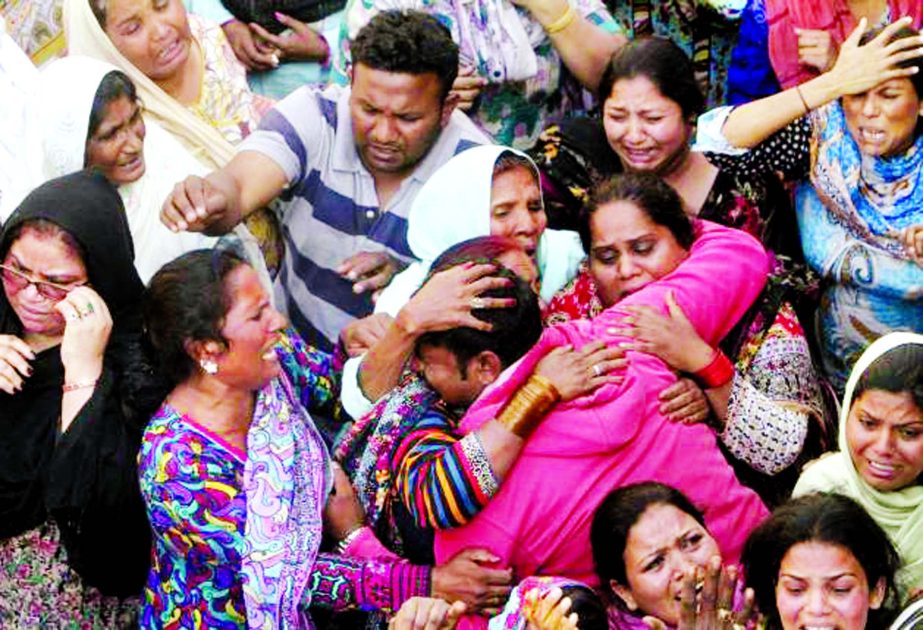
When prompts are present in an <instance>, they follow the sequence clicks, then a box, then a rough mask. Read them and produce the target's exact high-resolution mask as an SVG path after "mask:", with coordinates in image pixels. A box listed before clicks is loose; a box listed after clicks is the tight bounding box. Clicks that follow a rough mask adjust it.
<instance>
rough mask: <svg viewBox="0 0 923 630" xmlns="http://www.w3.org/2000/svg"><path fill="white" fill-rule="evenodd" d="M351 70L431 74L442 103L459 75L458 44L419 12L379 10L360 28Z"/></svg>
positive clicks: (353, 48)
mask: <svg viewBox="0 0 923 630" xmlns="http://www.w3.org/2000/svg"><path fill="white" fill-rule="evenodd" d="M350 54H351V55H352V62H353V67H355V66H356V65H358V64H360V63H361V64H363V65H365V66H368V67H369V68H372V69H374V70H384V71H386V72H399V73H406V74H427V73H430V72H431V73H433V74H435V75H436V77H437V78H438V79H439V83H440V85H441V86H442V100H443V101H444V100H445V97H446V96H448V94H449V90H451V89H452V83H453V82H454V81H455V77H456V76H458V45H457V44H456V43H455V42H454V41H452V34H451V33H450V32H449V29H447V28H446V27H445V26H444V25H443V24H442V23H441V22H440V21H439V20H438V19H436V18H435V17H433V16H431V15H427V14H426V13H423V12H421V11H411V10H407V11H400V10H396V9H394V10H390V11H382V12H381V13H379V14H378V15H376V16H375V17H373V18H372V19H371V20H369V23H368V24H366V25H365V26H363V27H362V28H361V29H360V30H359V33H358V34H357V35H356V39H355V40H353V43H352V45H351V46H350Z"/></svg>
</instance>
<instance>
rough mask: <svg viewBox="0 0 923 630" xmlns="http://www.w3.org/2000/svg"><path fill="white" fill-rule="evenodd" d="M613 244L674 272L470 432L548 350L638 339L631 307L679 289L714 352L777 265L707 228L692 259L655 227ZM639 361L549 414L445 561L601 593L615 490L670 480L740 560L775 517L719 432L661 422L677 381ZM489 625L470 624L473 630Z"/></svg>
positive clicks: (460, 531)
mask: <svg viewBox="0 0 923 630" xmlns="http://www.w3.org/2000/svg"><path fill="white" fill-rule="evenodd" d="M609 190H610V191H611V187H610V188H609ZM607 194H608V193H607V191H606V188H605V187H604V188H603V189H602V190H601V191H600V192H599V193H598V196H597V198H596V200H595V203H596V205H597V206H598V207H599V208H601V209H602V208H605V207H606V206H607V205H614V204H620V203H623V202H621V201H618V200H616V199H610V198H608V197H607ZM613 238H618V239H620V240H622V239H628V240H629V241H632V244H631V245H630V246H631V247H636V248H638V250H639V251H640V249H641V248H642V246H643V247H645V248H647V247H650V251H651V252H654V253H656V255H660V254H661V253H663V254H664V255H666V256H670V257H672V259H671V263H672V264H673V266H674V268H673V271H672V272H670V273H668V274H666V275H664V276H662V277H661V278H660V279H659V280H656V281H653V279H652V278H651V279H649V280H648V281H646V282H645V281H644V278H643V276H644V274H643V269H642V270H641V271H639V272H638V273H637V274H634V275H637V276H638V277H637V278H635V279H632V281H631V283H629V282H627V281H626V287H625V288H626V292H625V293H626V294H625V295H624V297H622V298H621V300H620V301H619V302H618V304H617V305H616V306H614V307H612V308H609V309H607V310H606V311H604V312H603V313H601V314H600V315H599V316H597V317H596V318H595V319H593V320H592V321H573V322H567V323H564V324H560V325H557V326H555V327H553V328H551V329H549V330H547V331H546V332H545V333H544V334H543V336H542V338H541V340H540V341H539V343H538V344H537V345H536V347H535V348H533V350H532V351H530V352H529V353H528V354H527V355H526V356H525V357H524V358H523V359H522V360H521V361H520V362H519V363H518V364H517V365H515V366H514V367H512V368H511V369H510V370H508V371H507V372H506V373H505V374H504V375H503V376H502V377H501V378H500V379H499V380H498V381H497V384H495V385H494V386H492V387H491V388H490V389H488V390H487V391H486V392H485V393H484V395H482V397H481V399H480V400H479V401H477V402H476V403H475V404H474V405H473V406H472V407H471V409H470V410H469V412H468V414H467V415H466V417H465V419H464V420H463V421H462V424H461V429H462V430H463V431H465V432H468V431H472V430H474V429H476V428H477V427H479V426H480V425H482V424H483V423H484V422H486V421H487V420H489V419H490V418H494V417H496V415H497V413H498V412H499V410H500V409H501V408H502V407H503V406H504V405H505V404H506V402H507V401H508V399H509V398H510V397H511V395H512V394H513V393H514V392H515V391H516V390H517V388H519V386H520V385H521V384H522V383H523V382H524V381H525V380H527V379H528V378H529V376H530V374H531V371H532V368H533V366H534V364H535V363H536V361H537V360H538V359H539V358H540V357H541V356H543V355H544V354H545V353H546V352H547V351H548V350H549V348H552V347H555V346H560V345H565V344H572V345H574V346H576V347H579V346H582V345H583V344H585V343H587V342H588V341H595V340H603V341H605V342H607V343H609V344H617V343H623V342H627V341H629V339H628V338H627V337H624V336H621V335H620V334H619V332H618V330H619V329H620V328H622V323H623V319H624V317H625V316H626V315H627V314H628V312H627V311H626V310H625V309H624V307H626V306H629V305H635V306H638V305H644V306H652V307H654V308H657V309H660V310H662V311H664V312H665V311H666V307H665V298H666V295H667V293H668V292H672V294H673V296H674V299H675V300H676V302H677V303H678V304H680V305H681V306H682V308H683V310H684V311H685V313H686V315H687V317H688V319H689V321H690V322H691V323H692V325H693V326H694V328H695V329H696V330H697V332H698V333H699V335H700V336H701V337H702V339H704V340H705V341H706V342H707V343H708V344H709V345H711V346H712V347H714V346H715V344H716V343H717V341H718V340H719V339H721V338H722V337H723V336H724V335H725V334H727V332H728V331H729V330H730V329H731V327H733V326H734V324H735V323H736V322H737V321H738V320H739V319H740V317H741V316H742V315H743V314H744V312H745V311H746V309H747V307H748V305H749V304H751V303H752V302H753V300H754V299H755V297H756V296H757V294H758V293H759V292H760V290H761V289H762V287H763V285H764V283H765V280H766V275H767V268H768V259H767V256H766V253H765V251H764V250H763V248H762V247H761V246H760V244H759V243H758V242H757V241H756V240H755V239H754V238H752V237H750V236H749V235H747V234H745V233H743V232H739V231H736V230H731V229H728V228H724V227H720V226H717V225H714V224H709V223H707V222H703V221H700V222H698V223H697V225H696V227H695V234H694V240H693V242H692V245H691V247H689V248H688V250H687V249H683V248H681V247H672V246H670V239H674V236H673V235H672V233H671V232H670V229H669V228H668V227H666V226H663V225H657V224H655V222H653V221H650V222H649V224H645V225H643V226H642V227H641V229H640V231H638V233H637V234H630V235H629V234H627V229H626V230H622V231H621V232H620V233H619V235H617V236H615V235H613ZM674 240H675V239H674ZM673 244H675V243H673ZM664 248H665V249H664ZM635 280H637V281H635ZM629 284H631V285H632V286H630V287H629V286H628V285H629ZM629 359H630V361H629V365H628V367H627V369H626V373H625V375H624V380H623V381H621V382H620V383H617V384H610V385H604V386H602V387H600V388H599V389H598V390H596V392H595V393H593V394H592V395H590V396H588V397H585V398H582V399H577V400H575V401H572V402H568V403H560V404H558V405H557V406H556V407H555V408H554V409H553V410H552V411H551V412H550V413H548V415H546V416H545V418H544V420H543V422H542V423H541V424H540V425H539V426H538V428H536V429H535V430H534V432H533V433H531V435H530V436H529V437H528V441H527V442H526V443H525V445H524V447H523V450H522V451H521V453H520V456H519V460H518V461H517V463H516V464H515V465H514V466H513V468H512V469H511V470H510V472H509V473H508V475H507V476H506V478H505V479H504V480H503V485H502V486H501V489H500V491H499V492H498V493H497V494H496V495H495V496H494V497H493V499H492V500H491V502H490V503H489V504H488V505H487V507H486V508H484V510H483V511H482V512H481V513H479V514H478V515H477V516H476V517H474V519H473V520H471V521H470V522H469V523H468V524H466V525H464V526H462V527H460V528H457V529H452V530H443V531H439V532H437V534H436V557H437V559H438V558H443V557H449V556H451V555H452V554H453V553H455V552H456V551H458V550H460V549H463V548H465V547H466V546H471V544H472V543H473V541H477V543H478V545H479V546H483V547H486V548H487V549H489V550H490V551H491V552H492V553H493V554H494V555H496V556H498V557H499V558H500V559H501V560H500V563H501V564H503V565H508V566H510V567H512V568H513V570H514V572H515V573H516V574H517V575H523V576H525V575H537V574H545V575H558V576H564V577H567V578H570V579H575V580H580V581H582V582H585V583H588V584H590V585H593V586H595V585H596V583H597V581H598V580H597V578H596V577H595V574H594V571H593V566H592V556H591V553H590V543H589V528H590V522H591V520H592V516H593V512H594V510H595V509H596V506H597V505H599V503H600V502H601V500H602V499H603V497H604V496H605V495H606V494H607V493H608V492H609V491H611V490H612V489H613V488H616V487H620V486H623V485H627V484H630V483H635V482H640V481H659V482H661V483H664V484H668V485H672V486H674V487H676V488H678V489H680V490H681V491H682V492H683V493H684V494H686V495H687V496H688V497H689V498H690V500H692V502H693V503H694V504H696V505H699V506H702V507H703V508H704V513H705V520H706V523H707V524H708V528H709V530H710V531H711V532H712V533H713V535H714V537H715V539H716V540H717V542H718V544H719V546H720V547H721V551H722V557H724V558H725V560H727V561H729V562H736V560H737V558H738V557H739V555H740V550H741V547H742V545H743V542H744V539H745V538H746V536H747V534H748V533H749V531H750V530H751V529H752V528H753V527H755V526H756V524H757V523H758V522H759V521H760V520H762V519H763V518H764V517H765V516H766V514H767V511H766V508H765V506H764V505H763V504H762V502H761V501H760V499H759V498H758V497H757V495H756V494H755V493H754V492H753V491H751V490H749V489H747V488H745V487H744V486H742V485H741V484H740V482H739V481H738V480H737V478H736V477H735V475H734V472H733V470H732V469H731V467H730V465H729V464H728V463H727V461H726V460H725V459H724V456H723V455H722V454H721V451H720V450H719V448H718V446H717V443H716V441H715V437H714V433H713V432H712V431H711V430H710V429H709V428H708V427H706V426H704V425H692V426H689V425H684V424H679V423H673V422H670V421H669V420H667V419H666V418H665V417H664V416H663V415H662V414H661V413H660V411H659V409H658V408H659V400H658V397H657V394H658V392H660V391H662V390H663V389H664V388H665V387H667V386H668V385H670V384H672V383H673V382H674V381H675V380H676V375H675V374H674V373H673V372H672V371H671V370H670V369H668V368H667V366H666V365H665V364H664V363H663V362H662V361H660V360H659V359H657V358H656V357H654V356H652V355H649V354H644V353H640V352H633V351H630V352H629ZM481 622H482V620H480V619H477V618H473V617H471V618H466V619H465V620H463V627H464V625H465V624H473V625H474V626H478V625H481Z"/></svg>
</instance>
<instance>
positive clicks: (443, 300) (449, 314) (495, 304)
mask: <svg viewBox="0 0 923 630" xmlns="http://www.w3.org/2000/svg"><path fill="white" fill-rule="evenodd" d="M496 271H497V267H496V265H492V264H477V263H465V264H462V265H457V266H455V267H451V268H450V269H445V270H444V271H440V272H439V273H436V274H433V277H431V278H430V279H429V280H427V281H426V284H424V285H423V287H422V288H421V289H420V290H419V291H417V293H416V295H414V296H413V297H412V298H411V299H410V301H409V302H408V303H407V304H405V305H404V307H403V308H402V309H401V311H400V313H398V316H397V322H398V324H400V325H401V327H402V328H403V329H404V330H406V331H407V332H409V333H412V334H422V333H425V332H431V331H437V330H450V329H452V328H457V327H459V326H467V327H469V328H474V329H476V330H490V324H488V323H487V322H485V321H484V320H481V319H478V318H477V317H475V316H474V315H472V314H471V311H472V310H473V309H476V308H477V309H481V308H509V307H512V306H516V300H515V299H514V298H493V297H480V295H481V294H482V293H484V292H485V291H488V290H490V289H499V288H502V287H508V286H510V285H511V284H512V283H513V281H512V280H510V279H509V278H503V277H501V276H496V275H492V274H494V273H495V272H496Z"/></svg>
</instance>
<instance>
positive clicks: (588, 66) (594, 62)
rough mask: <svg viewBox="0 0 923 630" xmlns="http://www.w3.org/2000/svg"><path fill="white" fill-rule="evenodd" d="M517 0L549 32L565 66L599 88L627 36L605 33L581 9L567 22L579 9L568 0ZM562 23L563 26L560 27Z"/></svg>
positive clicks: (590, 88)
mask: <svg viewBox="0 0 923 630" xmlns="http://www.w3.org/2000/svg"><path fill="white" fill-rule="evenodd" d="M514 2H515V4H518V5H519V6H522V7H525V8H526V9H528V10H529V12H530V13H531V14H532V16H533V17H534V18H535V19H536V20H537V21H538V23H539V24H541V25H542V27H544V28H545V29H546V31H548V36H549V37H550V38H551V43H552V44H553V45H554V47H555V49H556V50H557V51H558V54H560V55H561V60H562V61H564V65H566V66H567V69H568V70H570V72H571V74H573V75H574V76H575V77H576V78H577V80H578V81H580V83H581V84H583V86H584V87H586V88H587V89H589V90H595V89H596V87H597V86H598V85H599V80H600V78H602V74H603V71H604V70H605V69H606V64H607V63H609V60H610V59H612V55H613V54H614V53H615V51H617V50H618V49H619V48H621V47H622V46H624V45H625V44H626V43H627V42H628V39H627V38H626V37H625V36H624V35H621V34H619V33H608V32H606V31H605V30H604V29H603V28H601V27H600V26H597V25H596V24H593V23H592V22H590V20H588V19H587V18H586V17H584V16H582V15H580V14H579V12H578V13H577V14H576V15H575V16H574V17H573V20H572V21H570V22H569V23H567V22H568V20H569V19H570V18H567V17H566V16H567V13H568V11H576V8H575V7H573V5H572V4H570V3H569V2H568V0H514ZM565 24H566V25H565ZM562 25H564V28H560V27H561V26H562ZM549 27H550V29H549ZM559 29H560V30H559Z"/></svg>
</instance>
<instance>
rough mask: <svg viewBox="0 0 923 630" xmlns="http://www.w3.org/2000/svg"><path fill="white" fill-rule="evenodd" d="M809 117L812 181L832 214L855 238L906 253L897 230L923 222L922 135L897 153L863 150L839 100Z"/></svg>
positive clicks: (903, 254)
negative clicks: (885, 154) (870, 153)
mask: <svg viewBox="0 0 923 630" xmlns="http://www.w3.org/2000/svg"><path fill="white" fill-rule="evenodd" d="M812 115H813V116H814V119H813V120H812V121H811V122H812V124H811V127H812V129H813V135H812V138H811V183H812V184H813V185H814V188H815V190H816V191H817V194H818V195H819V196H820V198H821V200H822V201H823V202H824V205H825V206H826V207H827V208H828V209H829V211H830V212H831V214H832V215H833V216H834V217H836V219H837V221H838V222H841V223H842V224H843V225H844V226H845V227H846V228H847V229H848V230H849V231H851V232H852V233H853V234H854V235H855V236H856V237H857V238H859V239H861V240H863V241H865V242H867V243H869V244H872V245H875V246H876V247H879V248H880V249H883V250H885V251H887V252H889V253H890V254H892V255H894V256H896V257H898V258H906V254H905V253H904V250H903V246H902V244H901V241H900V238H899V233H900V231H901V230H903V229H904V228H907V227H910V226H912V225H920V224H923V168H921V166H923V136H920V137H917V138H916V139H915V140H914V142H913V144H912V145H911V147H910V148H909V149H908V150H907V151H905V152H904V153H902V154H901V155H897V156H892V157H887V158H885V157H873V156H868V155H863V154H862V152H861V151H860V150H859V146H858V144H857V143H856V141H855V139H854V138H853V137H852V134H851V133H850V132H849V129H848V128H847V127H846V116H845V114H844V112H843V107H842V106H841V105H840V103H839V102H834V103H831V104H829V105H827V106H826V107H823V108H821V109H819V110H817V111H816V112H814V114H812Z"/></svg>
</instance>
